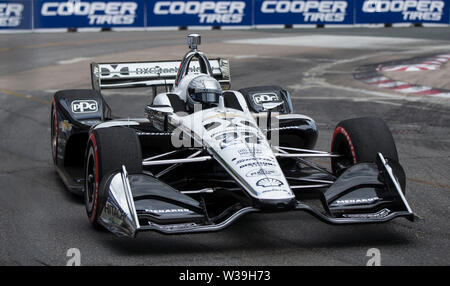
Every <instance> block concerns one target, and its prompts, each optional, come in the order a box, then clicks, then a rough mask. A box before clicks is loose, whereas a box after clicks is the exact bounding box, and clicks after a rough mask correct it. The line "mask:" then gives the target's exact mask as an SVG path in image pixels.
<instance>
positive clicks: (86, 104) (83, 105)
mask: <svg viewBox="0 0 450 286" xmlns="http://www.w3.org/2000/svg"><path fill="white" fill-rule="evenodd" d="M71 106H72V112H73V113H92V112H97V111H98V103H97V101H95V100H75V101H72V104H71Z"/></svg>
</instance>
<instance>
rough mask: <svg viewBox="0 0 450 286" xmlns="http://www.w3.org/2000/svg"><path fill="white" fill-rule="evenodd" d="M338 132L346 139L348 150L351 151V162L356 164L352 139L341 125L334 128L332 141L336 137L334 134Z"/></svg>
mask: <svg viewBox="0 0 450 286" xmlns="http://www.w3.org/2000/svg"><path fill="white" fill-rule="evenodd" d="M338 134H342V135H344V137H345V139H346V140H347V143H348V146H349V147H350V152H351V153H352V158H353V163H354V164H356V163H357V160H356V153H355V147H354V146H353V142H352V139H351V138H350V135H348V132H347V131H346V130H345V129H344V128H343V127H341V126H339V127H338V128H336V130H334V133H333V140H332V142H334V139H335V138H336V136H337V135H338ZM331 146H333V144H331ZM331 151H333V150H331Z"/></svg>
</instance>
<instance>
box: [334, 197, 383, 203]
mask: <svg viewBox="0 0 450 286" xmlns="http://www.w3.org/2000/svg"><path fill="white" fill-rule="evenodd" d="M378 200H380V198H379V197H373V198H367V199H348V200H337V201H335V202H334V203H335V204H337V205H359V204H371V203H373V202H375V201H378Z"/></svg>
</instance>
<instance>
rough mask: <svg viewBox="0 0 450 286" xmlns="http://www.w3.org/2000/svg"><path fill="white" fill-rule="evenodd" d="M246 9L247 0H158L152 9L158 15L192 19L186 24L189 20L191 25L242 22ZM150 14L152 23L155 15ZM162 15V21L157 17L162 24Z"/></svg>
mask: <svg viewBox="0 0 450 286" xmlns="http://www.w3.org/2000/svg"><path fill="white" fill-rule="evenodd" d="M245 10H246V2H245V1H156V2H155V3H154V5H153V9H152V11H153V15H154V16H156V17H158V16H159V17H161V16H162V17H167V16H178V17H180V19H181V18H184V19H189V20H191V21H187V23H186V22H185V24H184V25H189V24H188V23H189V22H191V23H190V25H195V24H210V25H214V24H242V23H243V22H244V15H245ZM149 14H150V15H149V22H150V23H152V20H153V19H152V16H153V15H151V13H149ZM162 17H161V18H159V19H160V21H158V18H156V19H157V20H156V21H157V22H158V23H159V24H160V25H161V24H162V25H164V22H165V21H163V18H162ZM172 19H173V18H172ZM166 21H167V20H166ZM175 21H176V20H175ZM154 25H158V24H157V23H155V24H154Z"/></svg>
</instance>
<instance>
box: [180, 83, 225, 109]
mask: <svg viewBox="0 0 450 286" xmlns="http://www.w3.org/2000/svg"><path fill="white" fill-rule="evenodd" d="M221 94H222V88H221V87H220V83H219V82H218V81H217V80H216V79H215V78H213V77H211V76H209V75H200V76H198V77H195V78H194V79H192V80H191V82H190V83H189V84H188V88H187V97H186V99H187V102H186V103H187V107H188V109H189V110H191V111H192V110H194V105H195V104H202V107H206V108H209V107H211V106H214V105H217V103H218V102H219V96H220V95H221Z"/></svg>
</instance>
